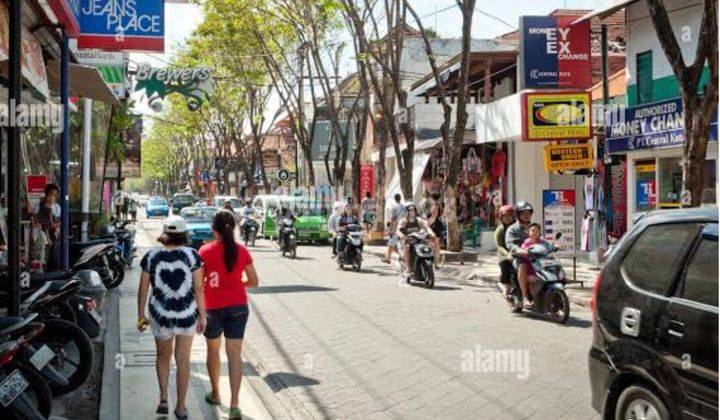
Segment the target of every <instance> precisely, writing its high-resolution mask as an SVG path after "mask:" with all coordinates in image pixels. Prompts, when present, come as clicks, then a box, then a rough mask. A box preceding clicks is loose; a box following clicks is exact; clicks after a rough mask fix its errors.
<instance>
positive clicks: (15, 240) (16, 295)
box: [5, 0, 23, 316]
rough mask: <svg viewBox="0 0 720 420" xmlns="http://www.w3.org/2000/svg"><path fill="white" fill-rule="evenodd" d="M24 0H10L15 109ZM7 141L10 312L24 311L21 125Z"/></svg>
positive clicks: (11, 87) (19, 86) (18, 96)
mask: <svg viewBox="0 0 720 420" xmlns="http://www.w3.org/2000/svg"><path fill="white" fill-rule="evenodd" d="M22 3H23V1H22V0H11V1H10V18H9V19H10V22H9V23H10V25H9V26H10V28H9V32H10V34H9V44H10V46H9V49H10V51H9V55H10V57H9V59H10V63H9V69H8V77H9V79H10V80H9V89H8V91H9V92H8V93H9V95H8V96H9V98H10V101H9V103H8V106H9V108H10V110H11V112H17V109H18V108H17V107H19V106H20V104H21V103H22V99H21V95H22V79H21V77H22V73H21V69H20V51H21V50H22ZM8 134H9V135H8V145H7V152H8V156H7V162H8V163H7V195H6V196H5V199H6V201H7V206H8V218H7V229H8V237H7V241H8V242H7V245H8V275H9V276H10V290H9V292H10V296H9V298H10V299H9V302H8V315H10V316H18V315H20V210H21V209H20V182H21V181H20V127H18V126H17V124H12V125H11V126H10V127H9V130H8Z"/></svg>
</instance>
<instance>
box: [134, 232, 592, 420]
mask: <svg viewBox="0 0 720 420" xmlns="http://www.w3.org/2000/svg"><path fill="white" fill-rule="evenodd" d="M157 223H158V222H145V224H144V225H145V226H146V227H148V228H151V227H153V226H155V225H156V224H157ZM251 251H252V253H253V256H254V258H255V261H256V265H257V267H258V270H259V273H260V281H261V287H260V288H259V289H257V290H256V291H254V292H253V293H252V295H251V318H250V323H249V326H248V332H247V335H246V344H247V346H248V350H250V352H249V354H250V355H251V357H252V359H253V360H250V362H251V363H252V364H253V365H255V366H257V367H258V370H259V371H261V372H262V373H264V374H267V375H269V376H270V380H271V384H272V385H273V386H274V389H275V391H276V394H277V395H278V396H279V397H280V399H281V400H282V401H284V402H286V403H288V404H289V405H290V404H295V405H296V406H297V405H300V406H302V407H304V409H305V410H306V411H307V413H309V414H310V416H312V417H315V418H342V419H352V418H357V419H366V418H369V419H383V418H448V419H450V418H482V419H492V418H502V419H508V418H518V419H520V418H533V419H554V418H565V419H573V420H575V419H585V418H598V416H597V415H596V414H595V413H594V411H593V410H592V408H591V407H590V401H589V398H590V396H589V393H590V386H589V380H588V373H587V363H586V360H587V350H588V346H589V342H590V339H591V331H590V314H589V313H588V311H587V310H586V309H584V308H581V307H577V306H575V307H573V313H571V319H570V321H569V323H568V325H566V326H560V325H556V324H554V323H552V322H550V321H549V320H548V319H546V318H540V317H538V318H528V317H525V316H520V315H515V314H511V313H510V312H509V311H508V310H507V307H506V305H505V303H504V301H503V300H502V299H501V298H500V296H499V294H498V292H497V291H496V289H495V288H494V287H493V286H492V285H490V284H487V283H483V282H478V283H475V282H472V281H463V280H462V279H461V278H458V276H456V277H455V278H450V276H449V275H448V274H443V273H442V272H441V273H440V274H439V276H438V280H437V282H436V287H435V289H434V290H426V289H423V288H420V287H412V286H407V285H405V284H404V283H402V282H400V281H399V276H398V275H397V273H396V271H394V269H393V268H391V267H388V266H386V265H384V264H382V263H381V262H380V261H379V260H378V259H376V258H375V257H371V256H368V257H367V261H365V264H364V267H363V272H362V273H359V274H358V273H354V272H350V271H341V270H339V269H338V268H337V267H336V265H335V264H334V262H333V260H331V259H330V249H329V248H328V247H310V246H302V247H301V248H300V249H299V252H298V258H297V259H296V260H289V259H285V258H283V257H281V256H280V254H279V252H278V251H276V250H275V248H274V247H273V246H272V245H271V244H270V243H269V242H268V241H258V246H257V247H255V248H254V249H252V250H251ZM450 271H451V270H446V272H450ZM453 273H456V271H453Z"/></svg>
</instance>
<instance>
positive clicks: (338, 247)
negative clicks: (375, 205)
mask: <svg viewBox="0 0 720 420" xmlns="http://www.w3.org/2000/svg"><path fill="white" fill-rule="evenodd" d="M358 223H359V221H358V219H357V217H355V216H353V214H352V208H351V207H350V204H345V205H344V206H343V208H342V210H341V211H340V213H339V214H334V215H333V216H332V217H331V218H330V220H329V221H328V230H330V229H332V230H330V231H331V232H332V233H333V242H334V243H335V247H334V249H333V257H337V256H338V254H340V253H341V252H342V251H343V250H344V249H345V240H346V238H345V235H344V234H343V233H342V232H341V231H342V229H341V228H346V227H347V226H348V225H356V224H358Z"/></svg>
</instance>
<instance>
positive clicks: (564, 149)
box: [545, 143, 594, 172]
mask: <svg viewBox="0 0 720 420" xmlns="http://www.w3.org/2000/svg"><path fill="white" fill-rule="evenodd" d="M593 164H594V161H593V147H592V144H590V143H585V144H550V145H547V146H545V169H547V170H548V172H557V171H578V170H581V169H591V168H592V167H593Z"/></svg>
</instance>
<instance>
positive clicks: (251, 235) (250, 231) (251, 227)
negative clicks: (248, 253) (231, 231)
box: [241, 217, 260, 246]
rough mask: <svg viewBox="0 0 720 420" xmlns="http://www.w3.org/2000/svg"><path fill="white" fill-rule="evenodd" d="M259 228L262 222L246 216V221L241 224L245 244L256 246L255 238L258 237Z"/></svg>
mask: <svg viewBox="0 0 720 420" xmlns="http://www.w3.org/2000/svg"><path fill="white" fill-rule="evenodd" d="M259 228H260V224H259V223H258V222H257V220H255V219H253V218H251V217H247V218H245V223H243V224H242V225H241V229H242V232H243V240H244V241H245V245H247V246H255V238H256V237H257V232H258V229H259Z"/></svg>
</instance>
